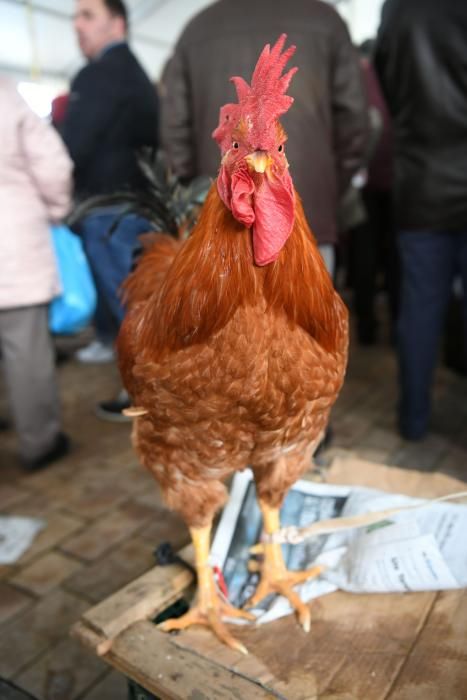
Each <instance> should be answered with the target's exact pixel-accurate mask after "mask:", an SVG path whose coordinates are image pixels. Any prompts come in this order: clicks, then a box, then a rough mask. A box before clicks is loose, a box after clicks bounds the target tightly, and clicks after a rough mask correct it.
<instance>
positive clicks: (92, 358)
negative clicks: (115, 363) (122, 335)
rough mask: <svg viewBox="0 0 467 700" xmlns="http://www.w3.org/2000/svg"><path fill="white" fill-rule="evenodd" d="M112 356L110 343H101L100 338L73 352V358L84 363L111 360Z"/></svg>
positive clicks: (113, 355) (112, 350) (113, 354)
mask: <svg viewBox="0 0 467 700" xmlns="http://www.w3.org/2000/svg"><path fill="white" fill-rule="evenodd" d="M114 357H115V353H114V349H113V347H112V345H108V344H106V343H102V342H101V341H100V340H93V341H92V342H91V343H89V345H86V346H85V347H84V348H80V349H79V350H77V351H76V352H75V358H76V359H77V360H78V362H82V363H83V364H85V365H91V364H104V363H105V362H112V360H113V359H114Z"/></svg>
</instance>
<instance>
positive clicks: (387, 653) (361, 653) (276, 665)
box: [173, 591, 437, 700]
mask: <svg viewBox="0 0 467 700" xmlns="http://www.w3.org/2000/svg"><path fill="white" fill-rule="evenodd" d="M436 595H437V594H436V593H432V592H428V593H413V594H404V595H399V594H392V595H391V594H380V595H350V594H348V593H343V592H340V591H338V592H336V593H333V594H331V595H328V596H323V597H322V598H319V599H317V600H315V601H314V602H311V603H310V607H311V615H312V624H311V630H310V632H309V634H306V633H304V632H303V630H302V629H301V628H300V627H299V625H298V624H297V622H296V620H295V617H294V616H293V615H289V616H288V617H285V618H282V619H280V620H276V621H275V622H271V623H268V624H267V625H259V626H257V627H250V626H242V627H239V626H234V625H231V626H230V631H231V633H232V634H233V635H234V636H235V637H236V638H237V639H239V640H240V641H241V642H242V643H243V644H244V645H245V646H246V648H247V649H248V650H249V652H250V653H249V656H247V657H243V656H241V655H239V654H237V653H235V652H233V651H232V650H230V649H227V648H226V647H222V646H221V645H219V643H218V642H217V640H216V639H215V637H214V636H213V635H212V634H210V633H209V632H208V631H207V630H201V629H196V628H193V629H190V630H187V631H184V632H183V633H182V634H180V635H178V636H177V637H175V638H174V641H173V643H174V645H175V646H177V647H178V648H180V649H183V650H184V651H188V650H191V651H193V652H196V653H197V654H199V656H200V657H203V658H206V659H209V660H210V661H211V662H217V663H220V664H222V665H223V666H225V667H226V668H228V669H230V670H232V671H235V672H236V673H240V674H241V675H242V676H244V677H247V678H249V679H251V680H252V681H253V680H259V681H260V682H262V683H263V685H265V686H267V687H268V688H270V689H271V690H274V691H276V692H277V693H279V694H282V695H285V696H286V697H287V698H288V700H302V699H303V698H304V697H313V694H311V695H309V696H307V695H306V694H305V695H304V692H305V689H306V688H307V689H308V690H307V691H306V692H307V693H308V692H310V693H311V689H312V688H315V691H316V694H317V695H319V697H321V694H322V693H325V692H326V693H330V689H333V688H335V687H338V688H340V689H341V690H342V689H343V688H345V689H346V690H347V691H349V692H350V691H352V692H354V689H355V690H358V689H361V691H362V692H361V694H359V693H357V692H355V695H354V696H355V697H356V698H365V700H380V698H383V697H385V695H386V694H387V692H388V691H389V689H390V687H391V685H392V683H393V681H394V679H395V678H396V677H397V675H398V673H399V671H400V669H401V666H402V664H403V662H404V659H405V658H406V656H407V654H408V653H409V652H410V650H411V649H412V647H413V645H414V643H415V641H416V639H417V637H418V635H419V633H420V631H421V629H422V627H423V624H424V622H425V620H426V618H427V616H428V615H429V613H430V610H431V609H432V606H433V601H434V600H435V598H436ZM395 609H397V614H395V612H394V611H395ZM279 639H280V640H281V641H280V643H278V640H279ZM285 650H286V651H285ZM353 668H354V669H355V674H354V675H352V669H353ZM340 669H341V670H340ZM378 669H379V670H378ZM357 671H361V672H362V677H361V678H360V677H359V674H358V673H357ZM364 678H366V679H367V680H368V682H370V681H371V683H370V685H371V692H370V689H369V688H367V686H366V685H365V682H364ZM306 679H308V680H307V682H306V684H305V685H303V683H305V680H306ZM342 692H343V691H342ZM365 693H366V694H365Z"/></svg>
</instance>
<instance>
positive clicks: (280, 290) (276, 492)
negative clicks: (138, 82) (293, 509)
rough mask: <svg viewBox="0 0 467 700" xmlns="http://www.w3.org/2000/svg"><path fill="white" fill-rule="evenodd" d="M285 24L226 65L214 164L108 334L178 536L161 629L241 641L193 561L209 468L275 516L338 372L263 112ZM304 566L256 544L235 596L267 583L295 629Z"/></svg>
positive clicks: (301, 611)
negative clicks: (181, 600)
mask: <svg viewBox="0 0 467 700" xmlns="http://www.w3.org/2000/svg"><path fill="white" fill-rule="evenodd" d="M285 41H286V35H282V36H281V37H280V38H279V39H278V41H277V42H276V44H275V45H274V46H273V48H272V49H271V47H270V45H269V44H268V45H266V46H265V48H264V49H263V51H262V53H261V55H260V58H259V60H258V62H257V65H256V68H255V70H254V73H253V76H252V80H251V85H248V84H247V82H245V81H244V80H243V79H242V78H239V77H236V78H232V81H233V82H234V85H235V88H236V92H237V96H238V103H233V104H229V105H225V106H224V107H222V108H221V111H220V120H219V125H218V127H217V129H216V130H215V131H214V133H213V137H214V138H215V139H216V140H217V142H218V143H219V145H220V148H221V153H222V161H221V166H220V170H219V175H218V178H217V181H216V182H214V183H213V184H212V186H211V189H210V191H209V193H208V195H207V198H206V201H205V203H204V206H203V208H202V210H201V213H200V217H199V220H198V223H197V225H196V226H195V228H194V230H193V232H192V234H191V236H190V237H189V238H188V239H187V240H185V241H179V240H176V239H174V238H169V237H164V236H160V238H159V239H158V240H157V243H156V245H154V246H153V247H152V248H151V249H150V250H149V251H148V252H146V253H145V254H144V255H143V257H142V258H141V260H140V262H139V264H138V267H137V268H136V270H135V271H134V272H133V273H132V274H131V275H130V277H129V278H128V280H127V282H126V291H125V293H126V303H127V308H128V312H127V315H126V318H125V320H124V322H123V325H122V328H121V331H120V335H119V338H118V342H117V351H118V357H119V366H120V371H121V374H122V378H123V381H124V384H125V386H126V388H127V390H128V392H129V394H130V396H131V398H132V402H133V409H131V410H130V412H131V413H132V415H133V416H134V417H135V421H134V427H133V443H134V446H135V449H136V451H137V453H138V455H139V457H140V460H141V462H142V463H143V465H144V466H145V467H147V469H148V470H149V471H150V472H151V473H152V474H153V476H154V477H155V479H156V480H157V481H158V483H159V485H160V487H161V490H162V493H163V496H164V498H165V501H166V502H167V504H168V506H169V507H170V508H172V509H175V510H176V511H178V512H179V513H180V514H181V516H182V517H183V518H184V520H185V522H186V523H187V525H188V527H189V529H190V534H191V537H192V540H193V544H194V550H195V565H196V570H197V575H198V599H197V602H196V604H195V605H194V607H193V608H192V609H191V610H189V611H188V613H186V615H184V616H183V617H181V618H178V619H176V620H168V621H166V622H165V623H163V628H164V629H165V630H167V631H169V630H174V629H182V628H186V627H188V626H189V625H192V624H201V625H205V626H208V627H210V628H211V629H212V630H213V631H214V633H215V634H216V635H217V636H218V638H219V639H220V640H221V641H223V642H224V643H226V644H227V645H229V646H230V647H232V648H234V649H238V650H240V651H243V652H246V649H245V648H244V647H243V645H242V644H241V643H240V642H239V641H238V640H236V639H235V638H234V637H233V636H232V635H231V634H230V632H229V631H228V629H227V627H226V626H225V624H224V622H223V620H222V618H223V617H224V616H228V617H232V616H234V617H245V618H248V619H252V615H251V614H250V613H249V612H247V611H244V610H237V609H235V608H233V606H230V605H229V604H228V603H227V602H226V601H225V600H223V599H221V598H220V597H219V595H218V592H217V589H216V585H215V582H214V578H213V573H212V570H211V568H210V566H209V563H208V555H209V547H210V536H211V526H212V521H213V518H214V516H215V514H216V512H217V511H218V510H219V509H220V508H221V507H222V505H223V504H224V503H225V501H226V497H227V492H226V488H225V486H224V484H223V481H224V480H225V479H226V478H227V477H229V476H230V475H231V474H232V473H233V472H235V471H238V470H243V469H244V468H245V467H246V466H247V465H249V466H250V467H251V469H252V471H253V473H254V478H255V483H256V489H257V495H258V499H259V505H260V508H261V511H262V515H263V527H264V531H265V534H266V536H272V535H273V534H274V533H275V532H276V531H277V530H278V529H279V527H280V522H279V508H280V506H281V504H282V502H283V500H284V497H285V495H286V493H287V491H288V489H289V488H290V487H291V486H292V485H293V483H294V482H295V481H296V480H297V479H298V478H299V477H300V476H301V475H302V474H303V473H304V472H305V471H306V470H307V469H308V468H309V467H310V464H311V460H312V455H313V452H314V450H315V448H316V446H317V444H318V443H319V441H320V439H321V437H322V434H323V430H324V428H325V426H326V424H327V421H328V418H329V412H330V410H331V407H332V405H333V403H334V401H335V400H336V397H337V394H338V392H339V389H340V387H341V385H342V382H343V378H344V373H345V367H346V362H347V347H348V314H347V310H346V308H345V306H344V304H343V302H342V300H341V299H340V297H339V296H338V294H337V293H336V292H335V290H334V287H333V284H332V281H331V279H330V277H329V275H328V273H327V271H326V268H325V266H324V263H323V260H322V258H321V256H320V253H319V251H318V248H317V245H316V242H315V239H314V237H313V235H312V234H311V232H310V229H309V227H308V225H307V223H306V220H305V217H304V213H303V209H302V206H301V203H300V199H299V197H298V195H297V193H296V192H295V191H294V187H293V184H292V180H291V177H290V174H289V170H288V163H287V159H286V155H285V143H286V134H285V132H284V130H283V129H282V127H281V125H280V123H279V117H280V116H281V115H282V114H284V113H285V112H286V111H287V110H288V109H289V107H290V106H291V104H292V101H293V99H292V98H291V97H289V96H287V95H286V94H285V93H286V90H287V88H288V86H289V83H290V81H291V79H292V77H293V74H294V73H295V71H296V70H297V69H296V68H292V69H290V70H289V71H288V72H287V73H285V74H283V72H284V69H285V66H286V64H287V62H288V61H289V59H290V58H291V56H292V55H293V53H294V51H295V47H294V46H290V47H289V48H288V49H287V50H284V45H285ZM316 573H317V570H316V568H315V569H312V570H309V571H301V572H297V571H294V572H291V571H288V570H287V569H286V566H285V563H284V560H283V557H282V551H281V547H280V545H279V544H277V543H275V542H274V541H273V538H272V537H268V538H267V540H266V542H265V545H264V557H263V561H262V571H261V580H260V583H259V586H258V589H257V591H256V593H255V595H254V596H253V599H252V600H251V604H252V605H254V604H255V603H256V602H257V601H259V600H260V599H261V598H263V597H264V596H266V595H269V594H270V593H271V592H275V593H280V594H282V595H284V596H286V598H288V600H289V601H290V603H291V604H292V606H293V608H294V609H295V610H296V611H297V614H298V618H299V621H300V622H301V624H302V626H303V627H304V629H305V630H308V629H309V628H310V611H309V608H308V607H307V606H306V605H305V604H304V603H303V602H302V601H301V600H300V598H299V596H298V594H297V593H296V592H295V591H294V590H293V589H294V586H295V585H296V584H297V583H300V582H302V581H304V580H306V579H307V578H309V577H311V576H313V575H316Z"/></svg>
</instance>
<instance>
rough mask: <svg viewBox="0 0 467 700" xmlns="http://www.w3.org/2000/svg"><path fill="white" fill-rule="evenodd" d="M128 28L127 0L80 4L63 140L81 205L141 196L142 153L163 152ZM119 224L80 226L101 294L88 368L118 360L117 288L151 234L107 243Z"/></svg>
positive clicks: (83, 353)
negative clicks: (101, 197) (109, 196)
mask: <svg viewBox="0 0 467 700" xmlns="http://www.w3.org/2000/svg"><path fill="white" fill-rule="evenodd" d="M127 25H128V20H127V12H126V8H125V6H124V4H123V2H121V0H77V3H76V13H75V17H74V26H75V29H76V33H77V36H78V41H79V45H80V48H81V51H82V53H83V54H84V56H85V57H86V58H87V59H88V64H87V65H86V66H85V67H84V68H83V69H82V70H81V71H80V72H79V73H78V75H77V76H76V77H75V79H74V80H73V82H72V85H71V92H70V97H69V106H68V110H67V114H66V117H65V122H64V124H63V128H62V133H63V138H64V140H65V143H66V145H67V147H68V150H69V152H70V154H71V157H72V159H73V161H74V163H75V196H76V198H77V199H78V200H79V199H83V198H87V197H88V196H90V195H97V194H105V193H109V192H115V191H118V190H125V189H126V190H134V189H135V188H138V187H139V185H140V174H139V169H138V165H137V152H138V149H141V148H142V147H144V146H149V147H153V148H155V147H157V139H158V135H157V131H158V111H159V109H158V98H157V94H156V90H155V86H154V85H153V84H152V83H151V82H150V80H149V78H148V77H147V75H146V73H145V72H144V70H143V68H142V67H141V66H140V64H139V63H138V61H137V59H136V58H135V56H134V55H133V53H132V52H131V51H130V49H129V47H128V44H127V43H126V37H127V30H128V26H127ZM117 216H118V209H117V210H116V209H115V208H106V209H104V210H102V211H100V212H99V213H98V214H93V215H89V216H87V217H86V218H85V219H84V220H83V221H82V222H81V224H80V232H81V234H82V236H83V241H84V245H85V250H86V253H87V255H88V258H89V261H90V264H91V268H92V271H93V274H94V279H95V281H96V287H97V291H98V309H97V314H96V335H97V339H96V340H95V341H93V343H91V345H90V346H88V347H86V348H83V349H81V350H80V351H78V353H77V356H78V359H79V360H81V361H83V362H99V361H101V362H102V361H106V360H108V359H111V358H112V356H113V347H112V345H113V341H114V340H115V337H116V335H117V332H118V328H119V325H120V322H121V321H122V318H123V314H124V309H123V307H122V304H121V302H120V296H119V288H120V286H121V283H122V282H123V280H124V279H125V277H126V276H127V274H128V272H129V271H130V268H131V262H132V253H133V250H134V248H135V245H136V242H137V236H138V235H139V234H140V233H144V232H145V231H147V230H149V229H150V225H149V224H148V222H147V221H146V220H145V219H143V218H141V217H137V216H125V217H123V218H122V219H121V220H120V223H119V224H118V226H117V228H116V230H115V231H114V232H113V233H112V235H111V236H109V235H108V232H109V229H110V228H111V227H112V224H113V223H114V221H115V219H116V217H117ZM117 411H118V407H117ZM100 413H103V412H100ZM104 413H105V408H104ZM113 413H114V412H113V411H112V412H110V413H109V416H108V417H111V416H112V415H113ZM115 415H116V416H120V413H119V412H117V413H116V414H115Z"/></svg>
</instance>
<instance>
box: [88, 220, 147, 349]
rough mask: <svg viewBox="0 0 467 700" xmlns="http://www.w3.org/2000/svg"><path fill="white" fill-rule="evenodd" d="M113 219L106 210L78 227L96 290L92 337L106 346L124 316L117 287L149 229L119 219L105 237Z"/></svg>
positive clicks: (120, 283)
mask: <svg viewBox="0 0 467 700" xmlns="http://www.w3.org/2000/svg"><path fill="white" fill-rule="evenodd" d="M117 216H118V212H117V213H116V212H112V211H109V210H106V211H105V212H103V213H99V214H92V215H90V216H87V217H86V218H85V219H84V220H83V221H82V223H81V225H80V233H81V235H82V237H83V244H84V248H85V251H86V255H87V257H88V260H89V264H90V266H91V270H92V273H93V277H94V281H95V284H96V290H97V309H96V315H95V319H94V324H95V327H96V335H97V337H98V338H99V339H100V340H101V341H102V342H105V343H109V344H110V343H112V342H113V341H114V340H115V338H116V336H117V334H118V329H119V327H120V324H121V322H122V320H123V316H124V315H125V309H124V307H123V305H122V301H121V285H122V283H123V281H124V280H125V278H126V276H127V275H128V273H129V272H130V270H131V266H132V262H133V253H134V251H135V248H136V247H137V246H138V236H139V235H140V234H142V233H146V232H148V231H150V230H151V229H152V227H151V224H150V223H149V222H148V221H147V220H146V219H143V218H142V217H140V216H136V215H134V214H129V215H126V216H123V217H121V219H120V220H119V221H118V224H117V226H116V227H115V230H113V231H112V233H109V232H110V230H111V228H112V226H113V224H114V222H115V220H116V218H117Z"/></svg>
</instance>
